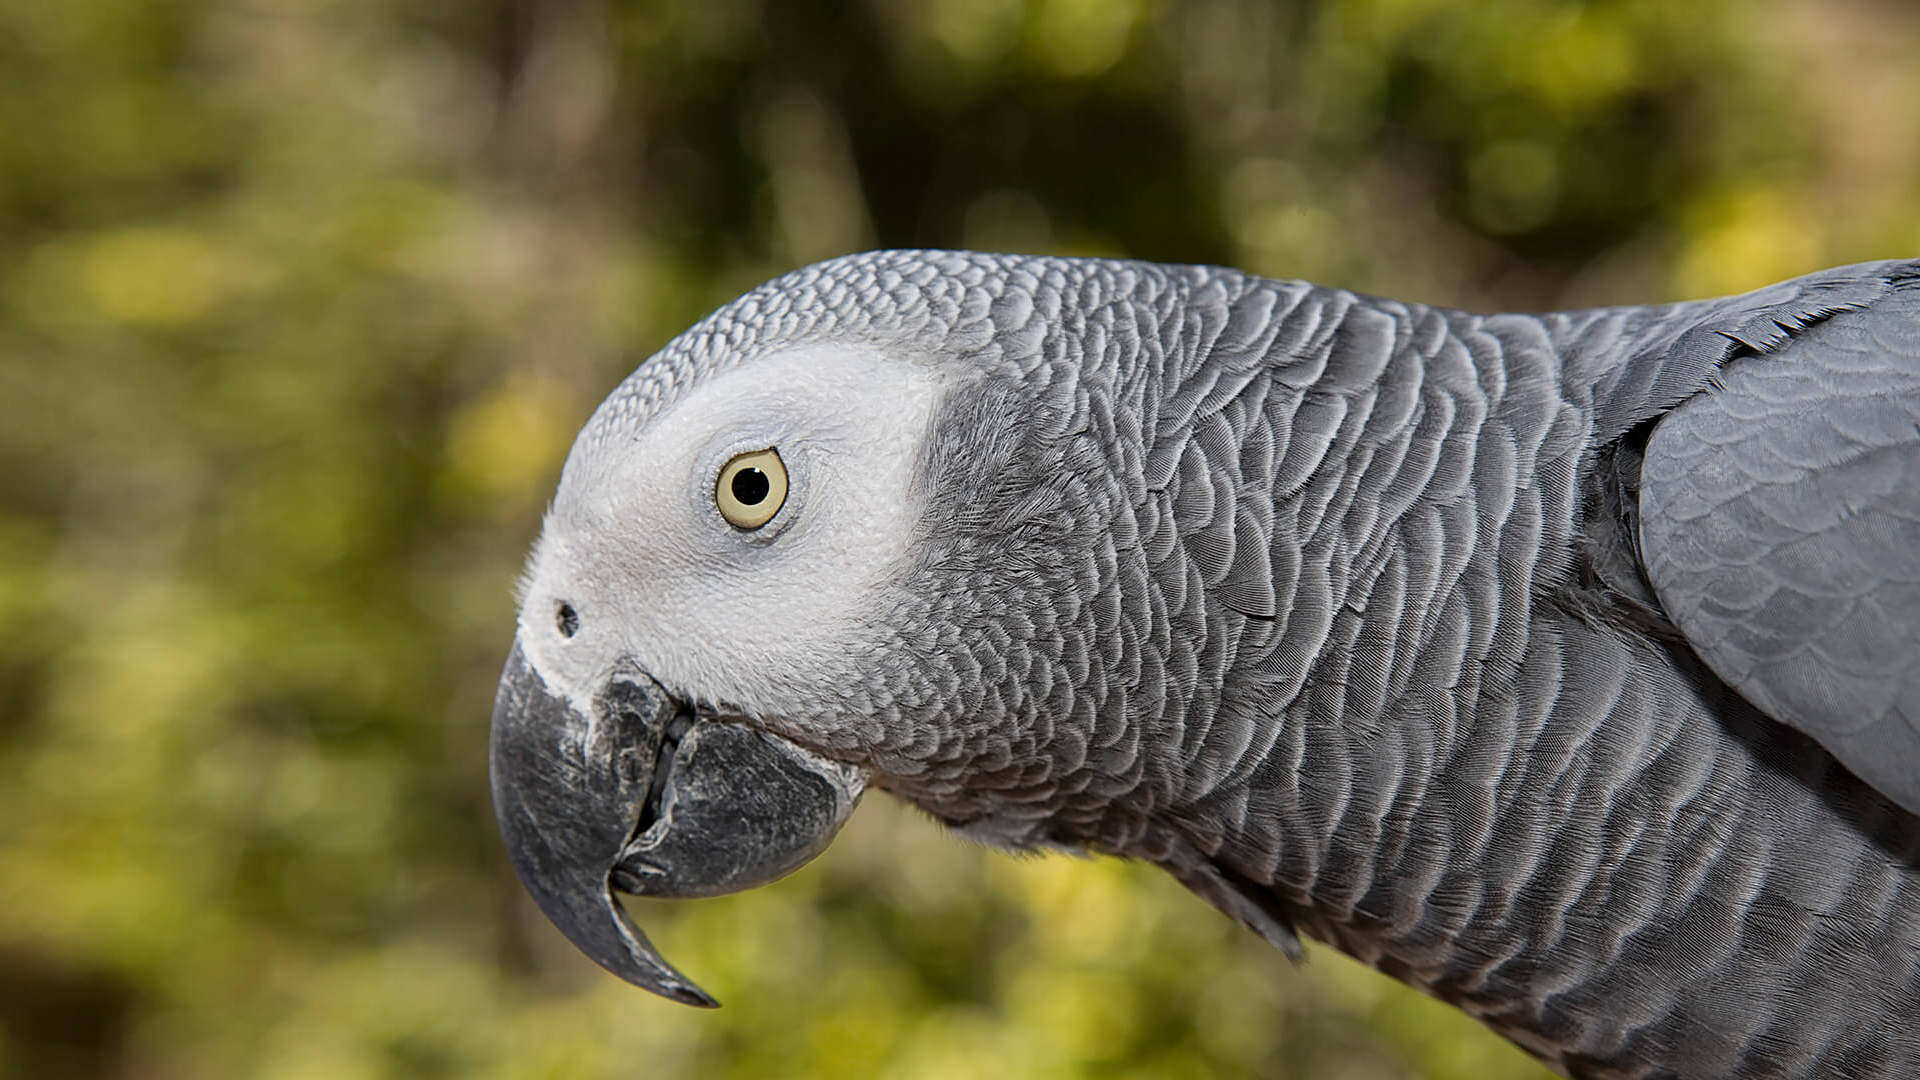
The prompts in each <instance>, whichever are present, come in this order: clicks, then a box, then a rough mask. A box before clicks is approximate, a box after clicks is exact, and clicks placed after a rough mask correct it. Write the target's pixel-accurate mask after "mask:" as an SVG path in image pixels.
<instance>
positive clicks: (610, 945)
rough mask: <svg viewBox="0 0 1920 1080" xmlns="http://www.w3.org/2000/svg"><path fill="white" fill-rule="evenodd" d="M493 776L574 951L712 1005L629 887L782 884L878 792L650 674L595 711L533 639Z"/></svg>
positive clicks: (528, 876)
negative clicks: (557, 683)
mask: <svg viewBox="0 0 1920 1080" xmlns="http://www.w3.org/2000/svg"><path fill="white" fill-rule="evenodd" d="M489 767H490V768H489V771H490V772H491V774H492V783H493V808H494V816H495V818H496V819H497V820H498V822H499V825H500V835H501V838H502V839H503V840H505V841H506V846H507V854H508V855H509V857H511V859H512V860H513V868H514V870H515V872H517V873H518V874H519V875H520V881H521V883H522V884H524V885H525V886H526V888H527V891H528V892H529V893H531V894H532V895H533V899H534V902H535V903H537V904H539V906H540V910H541V911H542V912H545V913H546V916H547V918H549V919H551V920H553V924H554V925H555V926H556V927H558V928H559V929H560V932H561V933H562V934H565V935H566V937H567V940H569V941H571V942H573V944H574V945H575V946H576V947H578V948H579V949H580V951H582V952H584V953H586V954H587V956H589V957H591V958H592V959H593V961H594V962H595V963H597V964H599V965H600V966H601V967H603V968H606V969H607V970H608V971H610V972H612V973H613V974H615V975H618V976H620V977H621V978H623V979H625V980H627V981H628V982H630V983H633V984H634V985H635V986H639V987H642V988H644V989H647V990H651V991H653V992H654V993H656V994H659V995H661V996H662V997H667V998H671V999H673V1000H675V1001H679V1002H682V1003H684V1004H688V1005H699V1006H705V1007H709V1008H711V1007H713V1006H714V1005H716V1004H717V1002H715V1001H714V1000H713V998H711V997H709V996H708V995H707V993H706V992H705V991H703V990H701V989H700V988H699V987H698V986H695V985H694V984H693V983H692V982H691V981H690V980H688V979H687V977H686V976H684V975H682V974H680V973H679V972H678V971H676V970H674V968H673V967H672V966H671V965H669V964H668V963H667V962H666V961H665V960H663V959H661V957H660V954H659V953H658V952H656V951H655V950H654V948H653V945H652V944H651V943H650V942H648V941H647V937H646V935H645V934H644V933H642V932H641V931H640V928H639V927H638V926H636V925H635V924H634V922H633V920H632V919H631V918H630V917H629V916H628V915H627V913H626V910H625V909H624V908H623V907H621V905H620V902H619V901H618V900H617V899H615V898H614V895H613V890H614V889H616V888H617V889H619V890H620V891H622V892H627V893H632V894H635V895H639V896H657V897H676V898H693V897H703V896H719V895H722V894H725V893H730V892H738V891H740V890H742V889H748V888H752V887H753V886H756V885H764V884H767V883H768V882H771V881H773V880H775V879H777V878H780V877H783V876H785V875H786V874H788V873H791V872H792V871H794V870H795V869H798V868H799V867H800V866H801V865H802V864H804V863H806V862H807V860H809V859H811V858H813V857H814V856H815V855H818V854H819V853H820V852H821V851H823V850H825V849H826V846H827V844H828V842H829V841H831V840H832V839H833V836H834V834H835V833H836V832H838V831H839V828H840V826H841V824H842V823H844V822H845V821H846V819H847V817H848V815H850V814H851V813H852V812H853V807H854V805H855V804H856V803H857V802H858V801H859V798H860V793H861V791H862V790H863V789H864V787H865V785H866V774H865V773H864V772H862V771H861V770H859V769H857V768H854V767H852V766H848V765H842V764H839V763H838V762H834V761H830V760H828V759H826V758H822V757H819V756H818V755H816V754H813V753H812V752H810V751H808V750H805V749H803V748H801V747H799V746H796V745H794V744H793V743H790V742H788V741H787V740H785V739H782V738H780V737H779V736H776V735H770V734H768V733H766V732H763V731H760V730H759V729H757V728H751V727H748V726H746V725H744V724H739V723H729V722H724V721H720V720H715V719H709V718H702V717H696V716H695V715H694V713H693V712H692V710H691V709H689V708H687V707H686V706H685V705H684V704H682V703H680V702H678V701H675V700H674V699H673V698H672V696H671V695H669V694H668V693H667V692H666V691H665V690H664V689H662V688H661V687H660V685H659V684H658V683H655V682H654V681H653V680H652V679H650V678H648V677H647V676H645V675H643V674H640V673H639V672H638V671H636V670H632V669H628V670H625V671H616V672H615V673H614V675H613V676H611V677H610V678H609V679H608V680H607V682H606V684H605V685H604V686H603V687H602V688H601V690H600V692H599V693H598V694H597V695H596V696H595V699H594V701H593V703H592V706H591V709H590V710H589V713H587V714H583V713H582V712H580V711H579V710H577V709H575V708H574V707H573V706H572V705H570V704H568V703H567V702H566V701H565V700H564V699H562V698H561V697H559V696H557V695H555V694H554V693H553V692H552V691H551V690H550V689H549V688H548V686H547V684H546V681H545V680H544V679H543V678H542V677H541V675H540V672H539V671H538V670H536V669H535V668H534V667H533V665H531V664H529V663H528V662H527V658H526V654H525V653H524V652H523V651H522V650H521V648H520V644H519V642H518V641H515V643H514V647H513V652H512V653H511V654H509V655H508V657H507V665H506V670H505V671H503V672H502V673H501V676H500V688H499V691H498V693H497V694H496V696H495V698H494V704H493V733H492V739H491V746H490V751H489Z"/></svg>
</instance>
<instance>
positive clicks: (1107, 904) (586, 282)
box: [0, 0, 1920, 1080]
mask: <svg viewBox="0 0 1920 1080" xmlns="http://www.w3.org/2000/svg"><path fill="white" fill-rule="evenodd" d="M0 72H3V73H4V75H3V76H0V1074H4V1075H18V1076H23V1077H25V1076H33V1077H41V1076H62V1077H141V1078H148V1077H161V1078H171V1077H203V1076H207V1077H212V1076H235V1077H239V1076H246V1077H288V1078H295V1077H298V1078H306V1077H313V1078H327V1080H333V1078H344V1080H351V1078H359V1077H367V1078H387V1077H394V1078H400V1077H437V1076H468V1075H478V1076H501V1077H523V1076H524V1077H554V1078H573V1077H583V1078H585V1077H627V1076H716V1077H720V1076H740V1077H764V1076H835V1077H837V1076H859V1075H877V1076H891V1077H976V1076H982V1077H993V1078H995V1080H1012V1078H1016V1077H1071V1076H1100V1077H1107V1076H1113V1077H1123V1076H1138V1077H1148V1076H1153V1077H1161V1076H1165V1077H1216V1076H1217V1077H1233V1076H1267V1077H1271V1076H1303V1077H1334V1078H1348V1080H1360V1078H1375V1077H1378V1078H1390V1077H1406V1076H1423V1077H1436V1078H1461V1080H1467V1078H1497V1077H1535V1076H1538V1075H1540V1071H1539V1069H1538V1067H1537V1066H1535V1065H1534V1064H1532V1063H1531V1062H1530V1061H1529V1060H1528V1059H1526V1058H1524V1057H1523V1056H1522V1055H1520V1054H1519V1053H1518V1052H1517V1051H1515V1050H1513V1049H1512V1048H1511V1047H1509V1046H1507V1045H1505V1044H1504V1043H1502V1042H1500V1041H1499V1040H1497V1039H1495V1038H1493V1037H1492V1036H1490V1035H1487V1034H1486V1033H1484V1032H1483V1031H1481V1030H1480V1029H1478V1028H1477V1027H1476V1026H1475V1025H1473V1024H1472V1023H1471V1022H1470V1021H1467V1020H1465V1019H1464V1018H1463V1017H1460V1016H1458V1015H1456V1014H1454V1013H1453V1012H1451V1011H1450V1010H1447V1009H1445V1008H1443V1007H1441V1006H1438V1005H1435V1004H1434V1003H1431V1002H1428V1001H1426V1000H1425V999H1423V998H1420V997H1419V996H1418V995H1415V994H1413V993H1412V992H1410V991H1406V990H1404V989H1402V988H1400V987H1398V986H1396V985H1394V984H1391V983H1389V982H1387V981H1386V980H1384V979H1381V978H1379V977H1377V976H1374V975H1372V974H1371V973H1368V972H1365V971H1362V970H1360V969H1359V968H1357V967H1355V966H1354V965H1352V964H1350V963H1348V962H1346V961H1345V960H1343V959H1342V958H1340V957H1338V956H1336V955H1335V954H1332V953H1330V952H1328V951H1326V950H1315V951H1314V953H1313V958H1312V962H1311V963H1310V964H1309V965H1308V966H1307V967H1306V968H1305V969H1302V970H1294V969H1291V968H1290V967H1289V966H1288V965H1287V964H1286V963H1285V962H1284V961H1283V960H1282V959H1281V958H1280V957H1279V956H1277V955H1276V954H1274V953H1272V952H1271V951H1270V950H1268V949H1266V948H1265V947H1264V946H1262V945H1260V944H1258V943H1257V942H1255V941H1254V940H1253V939H1252V938H1250V937H1249V936H1248V935H1247V934H1245V933H1244V932H1242V931H1239V930H1237V929H1234V928H1232V927H1231V926H1229V925H1227V923H1226V921H1225V920H1224V919H1222V918H1220V917H1218V916H1216V915H1215V914H1213V913H1212V912H1211V911H1210V910H1208V909H1206V908H1205V907H1204V906H1203V905H1202V904H1200V903H1199V902H1198V901H1196V900H1194V899H1193V898H1191V897H1189V896H1187V895H1186V894H1184V893H1183V892H1181V891H1180V890H1179V889H1178V888H1177V887H1176V886H1174V885H1173V884H1172V883H1171V882H1170V881H1168V880H1165V879H1163V878H1162V877H1161V876H1159V875H1157V874H1155V873H1152V872H1149V871H1146V870H1144V869H1142V868H1139V867H1133V866H1127V865H1122V864H1119V863H1114V862H1084V861H1077V860H1069V859H1063V858H1057V857H1056V858H1050V859H1044V860H1014V859H1008V858H1006V857H1003V856H990V855H987V854H985V853H982V852H978V851H975V850H974V849H971V848H969V847H966V846H965V845H963V844H961V843H960V842H958V841H956V840H953V839H951V838H949V837H947V836H945V835H943V834H941V833H940V832H939V831H938V830H937V829H935V828H934V827H932V826H931V825H929V824H927V823H926V822H924V821H922V820H920V819H919V818H917V817H915V816H914V815H913V814H911V813H910V812H907V811H905V810H902V809H900V808H898V807H896V806H894V805H892V804H890V803H888V802H887V801H886V800H885V799H884V798H875V799H873V800H871V801H870V802H869V804H868V805H867V806H866V807H864V808H863V809H862V811H861V813H860V814H859V815H858V816H857V818H856V821H855V823H854V825H853V826H852V827H851V828H850V829H849V831H848V833H847V835H845V836H844V837H843V838H842V839H841V840H840V841H839V842H838V843H837V844H836V846H835V847H834V848H833V850H832V851H830V852H829V854H828V855H827V856H826V857H825V858H823V859H822V860H821V861H820V862H818V863H817V864H815V865H814V866H811V867H809V868H808V869H806V870H804V871H802V872H801V873H799V874H797V875H796V876H795V877H793V878H791V879H789V880H788V881H786V882H784V883H782V884H780V885H778V886H775V887H773V888H769V889H764V890H760V891H757V892H754V893H750V894H747V895H743V896H739V897H735V898H730V899H726V900H716V901H709V902H704V903H699V904H689V905H642V910H641V915H642V917H643V921H644V922H645V924H646V925H647V926H648V927H649V928H650V929H652V930H653V931H654V932H655V935H656V938H657V940H658V941H659V942H660V943H661V945H662V947H663V949H664V951H665V952H666V953H667V955H668V956H669V957H671V958H673V959H674V960H676V961H678V962H680V963H681V964H683V965H684V966H685V967H686V968H687V970H688V971H690V972H691V973H692V974H693V975H694V976H695V977H696V978H697V979H700V980H701V981H702V982H703V983H705V984H706V985H707V986H708V987H709V988H710V989H712V990H713V991H715V992H716V993H717V994H718V995H719V996H720V997H721V998H722V999H723V1000H725V1001H726V1002H727V1003H728V1007H727V1008H726V1009H723V1010H721V1011H720V1012H717V1013H708V1014H696V1013H694V1012H691V1011H687V1010H683V1009H680V1008H679V1007H677V1006H672V1005H669V1004H667V1003H665V1002H661V1001H657V1000H654V999H652V998H650V997H647V996H645V995H643V994H640V993H638V992H635V991H632V990H630V989H628V988H626V987H624V986H622V985H620V984H617V983H615V982H614V981H613V980H612V979H610V978H608V977H605V976H602V975H600V974H599V973H598V972H597V971H596V970H594V969H591V968H590V967H589V966H587V965H586V963H585V962H584V961H583V960H581V959H579V958H578V957H577V956H575V955H574V954H573V953H572V951H571V950H570V949H569V948H568V947H567V946H566V945H565V944H564V943H563V942H561V941H559V940H558V938H557V937H556V935H555V934H554V933H553V932H552V931H551V930H549V929H548V928H547V927H546V926H545V924H544V923H543V922H542V921H541V920H540V918H539V916H538V915H537V913H534V912H533V911H532V910H531V908H530V907H529V905H528V904H527V902H526V901H525V900H524V899H523V898H522V895H521V893H520V890H519V887H518V886H517V884H516V883H515V882H514V881H513V880H512V876H511V873H510V871H509V870H508V869H507V868H506V866H505V863H504V860H503V858H502V857H501V853H500V851H499V850H498V845H497V842H496V840H495V837H494V833H493V826H492V821H491V814H490V811H489V809H488V806H487V801H486V792H485V770H484V742H485V722H486V716H487V711H488V707H489V703H490V697H491V693H492V679H493V675H494V673H495V672H496V670H497V665H498V664H499V662H500V659H501V655H502V650H503V649H504V647H505V644H506V642H507V639H508V636H509V633H510V626H511V619H512V611H511V603H510V599H509V595H510V594H509V590H510V585H511V582H512V579H513V575H514V573H515V571H516V569H517V566H518V563H519V559H520V556H521V553H522V551H523V550H524V548H525V546H526V545H527V544H528V542H529V541H530V540H531V539H532V536H533V534H534V531H535V529H536V527H537V523H538V519H539V514H540V511H541V508H542V506H543V502H544V500H545V498H546V497H547V494H548V492H549V491H550V489H551V485H552V483H553V480H554V478H555V475H556V472H557V468H558V464H559V462H560V460H561V458H562V456H563V455H564V453H565V450H566V447H567V444H568V442H569V440H570V438H571V433H572V431H573V430H574V428H575V427H576V426H577V425H578V424H579V422H580V421H581V420H582V419H583V418H584V417H585V415H586V413H587V412H588V410H589V409H590V408H591V406H592V405H593V403H594V402H595V401H596V400H597V399H598V398H599V396H600V395H602V394H603V393H604V392H605V391H606V390H607V389H608V388H609V387H611V386H612V384H613V383H614V382H615V381H617V379H618V378H619V377H620V376H621V375H622V374H624V373H625V372H626V371H627V370H628V369H629V368H631V366H632V365H633V364H634V363H636V362H637V361H638V360H639V359H640V358H642V357H643V356H644V355H645V354H646V353H647V352H649V351H650V350H652V349H653V348H655V347H657V346H658V345H659V344H661V343H662V342H663V341H665V340H666V339H667V338H668V337H670V336H671V335H672V334H673V333H674V332H676V331H677V330H678V329H680V328H681V327H683V326H684V325H685V324H686V323H688V322H689V321H691V320H692V319H693V318H695V317H697V316H698V315H699V314H701V313H702V312H704V311H705V310H707V309H709V308H711V307H712V306H714V305H715V304H717V303H719V302H721V301H723V300H725V299H727V298H728V297H730V296H731V295H733V294H734V293H736V292H738V291H739V290H740V289H742V288H744V287H746V286H748V285H750V284H752V283H754V282H756V281H758V280H760V279H762V278H764V277H766V276H768V275H770V274H772V273H774V272H777V271H780V270H783V269H786V268H789V267H791V266H794V265H797V264H799V263H803V262H806V261H810V260H812V259H815V258H820V257H824V256H828V255H833V254H838V253H841V252H844V251H848V250H854V249H858V248H863V247H869V246H917V245H925V246H974V247H985V248H996V249H1014V250H1032V251H1055V252H1065V253H1101V254H1125V255H1132V256H1138V257H1143V258H1151V259H1159V260H1194V261H1211V262H1225V263H1233V264H1237V265H1240V266H1243V267H1247V268H1250V269H1254V270H1257V271H1261V272H1265V273H1271V274H1277V275H1285V276H1299V277H1312V278H1316V279H1320V280H1324V281H1328V282H1330V283H1337V284H1343V285H1348V286H1351V287H1355V288H1360V289H1365V290H1368V291H1375V292H1385V293H1392V294H1396V295H1403V296H1407V297H1409V298H1416V299H1424V300H1429V301H1435V302H1443V303H1454V304H1462V305H1474V306H1483V307H1495V306H1498V307H1542V306H1549V305H1555V304H1586V303H1602V302H1624V301H1633V300H1650V299H1664V298H1671V297H1676V296H1681V295H1702V294H1708V293H1713V292H1720V291H1729V290H1734V289H1740V288H1745V287H1750V286H1754V285H1758V284H1761V283H1764V282H1766V281H1768V280H1771V279H1774V278H1778V277H1784V276H1788V275H1791V274H1794V273H1798V272H1801V271H1805V270H1810V269H1814V268H1816V267H1818V266H1821V265H1826V264H1831V263H1837V262H1842V261H1850V260H1856V259H1865V258H1871V257H1887V256H1895V255H1912V254H1915V253H1916V252H1920V150H1916V148H1917V147H1920V138H1916V137H1915V136H1916V134H1920V133H1916V131H1915V125H1916V121H1917V120H1920V111H1917V110H1916V104H1917V103H1920V76H1917V75H1916V73H1917V72H1920V22H1917V21H1916V16H1915V14H1914V13H1913V12H1912V11H1911V10H1910V9H1909V8H1907V7H1905V6H1903V5H1898V4H1894V3H1876V2H1873V0H1699V2H1695V3H1690V4H1674V3H1671V2H1670V0H1592V2H1585V3H1580V2H1572V0H1485V2H1482V3H1477V4H1474V5H1470V6H1468V5H1453V4H1443V3H1440V2H1439V0H1314V2H1307V0H1301V2H1296V3H1280V2H1276V3H1260V2H1254V0H1192V2H1176V0H927V2H914V3H908V2H889V0H869V2H866V3H845V4H828V3H817V2H785V0H781V2H776V0H74V2H71V3H52V2H34V0H21V2H15V3H8V4H4V5H0Z"/></svg>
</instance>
